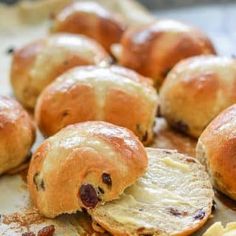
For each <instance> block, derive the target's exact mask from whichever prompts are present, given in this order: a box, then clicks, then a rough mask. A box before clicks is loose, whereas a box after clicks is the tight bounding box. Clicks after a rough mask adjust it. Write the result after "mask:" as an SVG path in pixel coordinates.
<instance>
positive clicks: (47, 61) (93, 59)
mask: <svg viewBox="0 0 236 236" xmlns="http://www.w3.org/2000/svg"><path fill="white" fill-rule="evenodd" d="M109 61H110V57H109V56H108V54H107V53H106V52H105V50H104V49H103V48H102V47H101V46H100V45H99V44H97V43H96V42H95V41H93V40H92V39H89V38H87V37H85V36H79V35H77V36H75V35H70V34H58V35H53V36H48V37H46V38H44V39H41V40H36V41H34V42H32V43H30V44H28V45H26V46H24V47H22V48H21V49H19V50H17V51H16V52H15V53H14V56H13V61H12V66H11V83H12V86H13V90H14V93H15V96H16V97H17V99H18V100H19V101H20V102H21V103H22V104H23V105H24V106H26V107H28V108H34V105H35V103H36V100H37V97H38V95H39V94H40V93H41V91H42V90H43V89H44V88H45V87H46V85H48V84H49V83H50V82H52V81H53V80H54V79H55V78H56V77H57V76H58V75H60V74H62V73H63V72H65V71H67V70H68V69H70V68H72V67H75V66H79V65H91V64H98V63H102V62H104V63H108V62H109Z"/></svg>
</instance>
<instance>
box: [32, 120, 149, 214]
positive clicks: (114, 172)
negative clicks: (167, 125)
mask: <svg viewBox="0 0 236 236" xmlns="http://www.w3.org/2000/svg"><path fill="white" fill-rule="evenodd" d="M146 167H147V156H146V152H145V149H144V147H143V145H142V143H141V142H140V141H139V140H138V138H137V137H136V136H135V135H134V134H133V133H132V132H131V131H129V130H127V129H125V128H121V127H119V126H115V125H112V124H109V123H106V122H98V121H97V122H96V121H91V122H84V123H80V124H75V125H70V126H68V127H66V128H64V129H62V130H61V131H60V132H58V133H57V134H56V135H55V136H52V137H51V138H49V139H47V140H45V141H44V142H43V143H42V144H41V145H40V147H39V148H38V150H37V151H36V152H35V153H34V155H33V157H32V160H31V163H30V167H29V172H28V186H29V191H30V195H31V197H32V200H33V203H34V204H35V206H36V207H37V208H38V209H39V211H40V213H41V214H43V215H44V216H46V217H50V218H53V217H55V216H57V215H60V214H62V213H73V212H76V211H78V210H81V209H82V208H93V207H96V205H99V204H101V203H103V202H106V201H110V200H113V199H117V198H118V197H119V195H120V194H121V193H122V192H123V190H124V189H125V188H126V187H128V186H129V185H131V184H133V183H134V182H135V181H136V179H137V178H138V177H139V176H141V175H142V174H143V173H144V171H145V169H146ZM88 186H89V187H88ZM84 188H87V189H85V192H84ZM88 192H89V193H88ZM86 194H87V195H86ZM93 194H94V195H93ZM85 195H86V196H85ZM92 204H93V205H92Z"/></svg>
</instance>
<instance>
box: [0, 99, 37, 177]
mask: <svg viewBox="0 0 236 236" xmlns="http://www.w3.org/2000/svg"><path fill="white" fill-rule="evenodd" d="M34 140H35V127H34V125H33V122H32V120H31V118H30V117H29V115H28V113H27V112H26V111H25V110H24V109H23V108H22V107H21V105H20V104H19V103H18V102H16V101H15V100H14V99H12V98H9V97H3V96H0V174H3V173H5V172H6V171H8V170H10V169H12V168H15V167H17V166H19V165H20V164H21V163H22V162H24V161H25V160H26V158H27V156H28V154H29V152H30V148H31V146H32V145H33V143H34Z"/></svg>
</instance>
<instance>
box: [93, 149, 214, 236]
mask: <svg viewBox="0 0 236 236" xmlns="http://www.w3.org/2000/svg"><path fill="white" fill-rule="evenodd" d="M146 150H147V154H148V163H149V164H148V166H149V167H148V169H147V172H146V174H145V175H144V176H142V177H140V178H139V179H138V180H137V182H136V183H135V184H134V185H132V186H130V187H129V188H127V189H126V190H125V192H124V193H123V194H122V196H121V197H120V199H118V200H114V201H111V202H107V203H105V205H101V206H98V207H97V208H95V209H91V210H89V214H91V216H92V218H93V220H94V221H95V222H97V223H98V224H99V225H100V226H101V227H103V228H105V229H106V230H108V231H109V232H110V233H111V234H112V235H116V236H121V235H122V236H133V235H163V236H164V235H166V236H167V235H168V236H177V235H178V236H185V235H191V234H192V233H193V232H195V231H196V230H197V229H199V228H200V227H201V226H202V225H203V224H204V223H205V222H206V220H207V219H208V217H209V216H210V214H211V207H212V202H213V195H214V193H213V190H212V186H211V183H210V181H209V177H208V175H207V173H206V171H205V170H204V167H203V166H202V165H201V164H200V163H199V162H198V161H196V160H195V159H193V158H191V157H188V156H186V155H183V154H180V153H177V152H176V151H173V150H168V149H153V148H147V149H146Z"/></svg>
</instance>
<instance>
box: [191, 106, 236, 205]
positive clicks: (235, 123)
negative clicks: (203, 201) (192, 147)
mask: <svg viewBox="0 0 236 236" xmlns="http://www.w3.org/2000/svg"><path fill="white" fill-rule="evenodd" d="M196 156H197V158H198V159H199V160H200V161H201V162H202V163H203V164H205V165H206V167H207V170H208V172H209V174H210V176H211V181H212V183H213V185H214V187H215V188H216V189H218V190H220V191H221V192H223V193H224V194H226V195H228V196H229V197H231V198H232V199H234V200H236V183H235V178H236V159H235V156H236V104H234V105H232V106H230V107H228V108H227V109H225V110H224V111H223V112H221V113H220V114H219V115H218V116H217V117H216V118H215V119H214V120H213V121H212V122H211V123H210V124H209V125H208V126H207V128H206V129H205V130H204V132H203V133H202V134H201V136H200V137H199V140H198V144H197V148H196Z"/></svg>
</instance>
